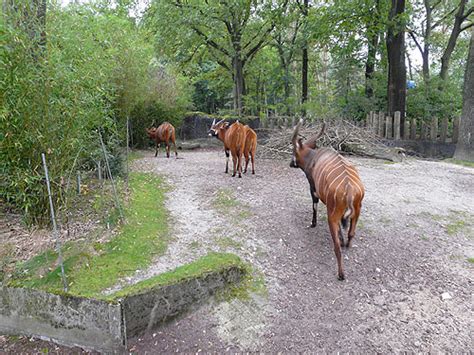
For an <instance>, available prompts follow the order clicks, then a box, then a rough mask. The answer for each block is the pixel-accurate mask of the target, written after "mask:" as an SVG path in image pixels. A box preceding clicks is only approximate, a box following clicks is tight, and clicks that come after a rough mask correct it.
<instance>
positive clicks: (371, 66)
mask: <svg viewBox="0 0 474 355" xmlns="http://www.w3.org/2000/svg"><path fill="white" fill-rule="evenodd" d="M378 43H379V35H378V33H375V34H372V35H370V36H369V46H368V50H367V62H366V63H365V96H366V97H368V98H371V97H372V96H374V88H373V83H372V79H373V76H374V72H375V56H376V54H377V46H378Z"/></svg>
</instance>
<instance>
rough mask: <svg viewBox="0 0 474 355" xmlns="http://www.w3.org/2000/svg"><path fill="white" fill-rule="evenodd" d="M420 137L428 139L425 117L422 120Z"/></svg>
mask: <svg viewBox="0 0 474 355" xmlns="http://www.w3.org/2000/svg"><path fill="white" fill-rule="evenodd" d="M420 138H421V139H422V140H426V123H425V120H424V119H422V120H421V127H420Z"/></svg>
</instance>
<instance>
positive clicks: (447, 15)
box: [431, 7, 458, 30]
mask: <svg viewBox="0 0 474 355" xmlns="http://www.w3.org/2000/svg"><path fill="white" fill-rule="evenodd" d="M457 9H458V7H455V8H454V9H452V10H451V11H449V12H448V13H446V14H444V16H443V17H441V18H440V19H439V20H438V21H437V22H435V23H434V24H433V25H432V26H431V29H432V30H434V29H435V28H436V27H438V26H439V25H441V24H442V23H443V21H444V20H446V19H447V18H448V17H449V16H451V15H452V14H453V13H454V12H455V11H456V10H457Z"/></svg>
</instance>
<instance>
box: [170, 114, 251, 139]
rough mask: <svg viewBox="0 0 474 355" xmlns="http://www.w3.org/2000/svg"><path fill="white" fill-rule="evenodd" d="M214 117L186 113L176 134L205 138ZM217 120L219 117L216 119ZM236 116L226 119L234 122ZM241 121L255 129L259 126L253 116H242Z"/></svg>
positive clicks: (190, 137)
mask: <svg viewBox="0 0 474 355" xmlns="http://www.w3.org/2000/svg"><path fill="white" fill-rule="evenodd" d="M213 120H214V118H212V117H210V116H206V115H205V114H202V113H191V114H188V115H187V116H186V117H184V119H183V123H182V124H181V128H180V129H179V134H177V136H178V137H179V138H180V139H181V140H190V139H198V138H206V137H208V133H207V132H208V131H209V128H210V127H211V125H212V121H213ZM217 120H219V119H217ZM236 120H237V119H236V118H229V119H226V121H229V122H231V123H232V122H235V121H236ZM241 122H242V123H247V124H248V125H249V126H250V127H252V128H253V129H257V128H259V127H260V119H259V118H257V117H254V118H248V117H247V118H244V120H243V121H242V120H241Z"/></svg>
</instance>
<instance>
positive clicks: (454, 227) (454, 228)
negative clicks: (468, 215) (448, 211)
mask: <svg viewBox="0 0 474 355" xmlns="http://www.w3.org/2000/svg"><path fill="white" fill-rule="evenodd" d="M465 227H466V222H464V221H462V220H459V221H454V222H451V223H449V224H448V225H446V233H448V234H449V235H456V234H458V233H459V232H460V231H462V230H463V229H464V228H465Z"/></svg>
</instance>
